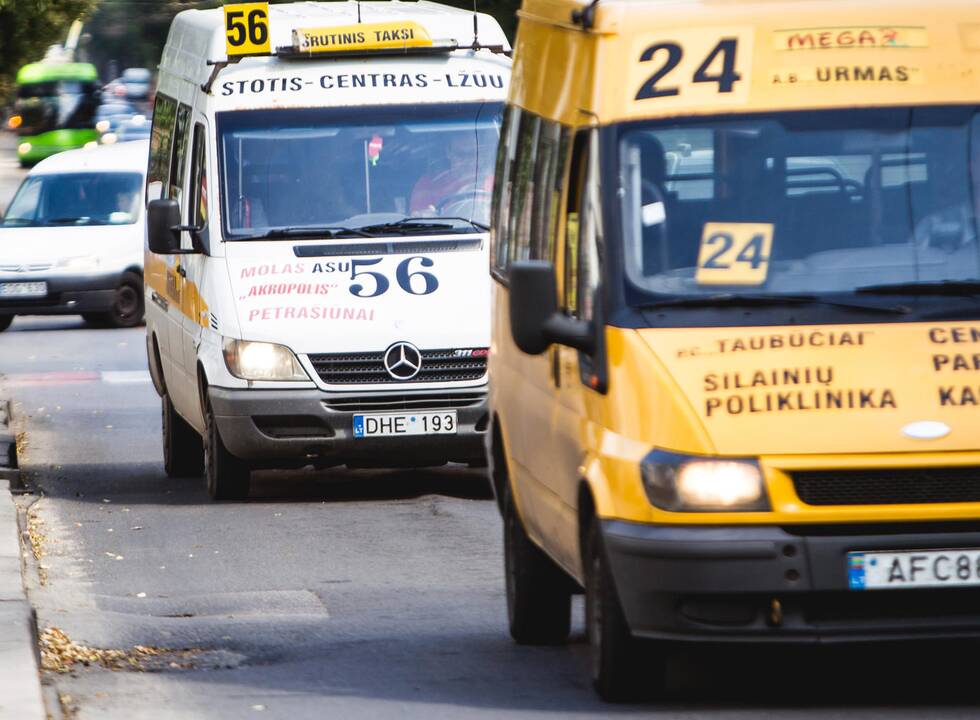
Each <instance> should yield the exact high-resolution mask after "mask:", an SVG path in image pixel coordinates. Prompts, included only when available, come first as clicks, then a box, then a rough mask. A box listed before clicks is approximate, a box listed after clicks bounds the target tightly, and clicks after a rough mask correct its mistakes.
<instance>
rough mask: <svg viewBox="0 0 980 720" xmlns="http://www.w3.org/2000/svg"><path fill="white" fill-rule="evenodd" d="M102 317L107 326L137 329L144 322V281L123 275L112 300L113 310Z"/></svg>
mask: <svg viewBox="0 0 980 720" xmlns="http://www.w3.org/2000/svg"><path fill="white" fill-rule="evenodd" d="M83 317H85V316H83ZM101 317H102V322H103V323H104V324H105V325H107V326H109V327H115V328H128V327H136V326H137V325H139V324H140V323H141V322H143V281H142V280H141V279H140V278H139V276H138V275H135V274H133V273H126V274H125V275H123V278H122V281H121V282H120V283H119V287H117V288H116V294H115V295H114V296H113V298H112V308H111V309H110V310H109V312H107V313H103V314H102V316H101ZM85 319H86V320H88V318H87V317H85Z"/></svg>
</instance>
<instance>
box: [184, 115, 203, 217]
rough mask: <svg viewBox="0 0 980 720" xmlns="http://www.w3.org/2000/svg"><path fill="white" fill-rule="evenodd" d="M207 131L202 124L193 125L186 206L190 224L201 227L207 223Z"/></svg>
mask: <svg viewBox="0 0 980 720" xmlns="http://www.w3.org/2000/svg"><path fill="white" fill-rule="evenodd" d="M207 166H208V163H207V131H206V130H205V129H204V125H202V124H201V123H197V124H196V125H194V142H193V146H192V148H191V185H190V187H191V202H190V205H189V207H188V212H187V215H188V220H189V223H188V224H190V225H194V226H196V227H203V226H205V225H207V223H208V173H207Z"/></svg>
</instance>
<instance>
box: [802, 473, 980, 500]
mask: <svg viewBox="0 0 980 720" xmlns="http://www.w3.org/2000/svg"><path fill="white" fill-rule="evenodd" d="M790 476H791V478H792V480H793V486H794V487H795V488H796V494H797V495H798V496H799V498H800V500H802V501H803V502H805V503H806V504H807V505H906V504H908V505H916V504H928V503H963V502H980V467H946V468H898V469H894V470H890V469H877V470H806V471H798V472H792V473H790Z"/></svg>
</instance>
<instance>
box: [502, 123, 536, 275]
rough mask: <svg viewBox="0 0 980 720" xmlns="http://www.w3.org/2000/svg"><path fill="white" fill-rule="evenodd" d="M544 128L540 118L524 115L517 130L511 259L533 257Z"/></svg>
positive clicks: (510, 221) (511, 260)
mask: <svg viewBox="0 0 980 720" xmlns="http://www.w3.org/2000/svg"><path fill="white" fill-rule="evenodd" d="M540 131H541V118H539V117H536V116H534V115H531V114H529V113H528V114H525V115H524V116H523V117H522V118H521V123H520V129H519V130H518V133H517V154H516V156H515V158H514V166H513V168H512V175H513V176H514V180H513V186H512V187H513V190H512V192H513V195H512V199H511V208H510V217H509V218H508V223H509V226H510V258H509V259H510V262H513V261H514V260H530V259H532V254H531V210H532V208H533V198H534V185H535V182H534V181H535V177H534V166H535V162H536V160H537V153H538V133H539V132H540Z"/></svg>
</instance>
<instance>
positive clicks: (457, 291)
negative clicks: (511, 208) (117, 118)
mask: <svg viewBox="0 0 980 720" xmlns="http://www.w3.org/2000/svg"><path fill="white" fill-rule="evenodd" d="M360 14H361V22H363V23H365V24H369V23H380V22H392V21H398V20H412V21H414V22H416V23H419V24H420V25H422V26H423V27H425V29H426V30H427V32H428V34H429V36H430V37H431V38H432V40H433V41H434V42H435V43H436V44H440V43H444V42H454V43H455V45H456V47H457V48H458V49H456V50H452V51H444V52H439V53H428V54H418V55H414V54H413V55H382V54H378V55H370V54H364V55H360V56H356V57H334V58H331V57H329V55H321V56H318V57H315V58H304V59H295V58H290V59H287V58H285V57H279V56H276V55H275V54H273V55H271V56H263V57H245V58H241V59H238V60H235V59H233V60H232V62H230V63H228V62H227V61H228V57H227V55H226V53H225V27H224V15H223V11H222V10H221V9H216V10H186V11H183V12H181V13H179V14H178V15H177V16H176V18H175V19H174V22H173V24H172V26H171V29H170V33H169V35H168V39H167V44H166V47H165V49H164V52H163V56H162V60H161V64H160V75H159V81H158V89H157V91H158V95H164V96H166V97H168V98H171V99H173V100H175V101H177V102H178V103H180V104H183V105H186V106H188V107H189V108H190V109H191V116H190V117H191V120H190V123H191V126H192V127H193V125H194V124H195V123H198V122H200V123H202V124H203V125H204V126H205V127H206V129H207V204H208V212H207V223H208V243H207V244H208V247H207V253H206V254H193V255H166V256H156V257H157V260H158V262H161V263H164V264H165V268H166V273H167V276H168V277H171V276H173V275H174V273H177V272H183V273H185V274H186V284H187V286H188V287H193V289H194V291H195V292H196V293H198V294H199V297H200V306H199V309H196V310H195V311H194V312H193V313H191V312H189V308H188V307H187V305H188V303H187V302H186V300H187V298H186V297H185V298H183V300H184V303H183V304H184V305H185V307H183V308H179V307H178V306H175V305H174V303H173V302H172V301H171V302H170V303H167V302H166V301H165V299H164V298H162V297H157V302H153V301H152V299H153V298H152V296H153V294H154V291H153V290H152V289H150V288H148V289H147V303H146V306H147V311H146V312H147V338H148V348H149V349H150V352H151V363H152V362H153V357H152V353H153V352H156V350H155V349H154V346H153V343H155V344H156V348H158V349H159V355H160V359H159V367H158V373H157V374H159V375H161V376H162V377H161V378H160V381H159V383H158V384H157V389H158V391H160V392H161V393H162V392H166V393H167V394H168V395H169V396H170V399H171V401H172V403H173V406H174V408H175V409H176V410H177V412H178V413H179V414H180V415H181V416H182V417H184V419H185V420H187V422H188V423H189V424H190V425H191V426H192V427H193V428H194V429H196V430H197V431H198V432H200V433H202V434H203V433H204V431H205V421H204V414H203V399H204V396H205V388H204V385H203V383H206V386H207V388H210V389H213V390H212V393H217V392H218V390H219V389H220V393H219V395H220V397H218V396H215V398H214V402H215V403H216V412H219V408H218V407H217V403H218V402H219V401H220V403H221V407H222V408H224V410H220V412H224V413H231V414H235V413H237V412H238V411H237V410H234V409H232V410H229V409H228V408H229V407H230V405H229V403H231V404H232V405H234V403H236V402H241V403H242V404H243V405H250V404H251V401H244V400H241V398H244V397H246V396H245V395H235V393H242V392H246V393H248V397H255V398H261V399H262V400H263V401H266V400H269V399H270V398H272V397H275V398H280V397H282V398H285V400H283V401H282V402H280V404H279V405H278V406H277V408H281V407H283V406H284V405H286V404H288V402H289V401H288V398H289V397H293V396H290V395H289V394H288V393H289V392H295V393H304V394H302V395H296V396H295V397H297V398H301V400H297V403H300V402H302V403H306V405H304V407H306V408H307V410H306V412H314V411H315V412H320V411H322V408H320V407H319V406H320V405H321V402H320V401H319V400H317V399H316V398H317V397H320V395H322V396H323V397H330V398H335V397H337V395H338V393H339V394H344V393H346V394H352V393H353V394H361V395H363V394H364V393H376V394H378V396H379V397H380V396H383V395H385V394H391V393H396V394H399V397H403V396H405V393H409V394H410V393H413V392H421V393H428V396H432V394H433V393H436V394H438V393H446V392H450V391H453V389H454V388H456V389H462V390H473V391H479V392H480V393H483V394H485V389H486V375H485V374H484V375H483V377H481V378H479V379H476V380H472V379H467V380H463V381H452V380H450V381H448V382H412V381H402V382H396V381H394V380H392V381H389V382H383V383H357V384H354V385H351V384H340V385H335V384H331V383H327V382H325V381H323V380H322V379H321V377H320V376H319V375H318V374H317V371H316V369H315V367H314V364H313V360H311V357H310V356H311V355H317V354H320V355H322V354H338V353H339V354H342V353H383V352H384V351H385V350H386V348H388V347H389V346H391V345H392V344H393V343H396V342H399V341H404V342H409V343H411V344H413V345H415V346H416V347H418V348H419V349H421V350H432V351H439V350H448V351H450V352H454V351H457V350H458V352H459V353H461V354H462V355H464V356H465V354H466V353H467V352H469V351H470V350H471V349H474V350H477V351H479V352H482V351H483V350H484V349H486V348H488V347H489V345H490V308H489V289H490V281H489V273H488V266H489V247H488V245H489V238H488V235H487V234H486V233H484V232H472V233H461V234H452V235H420V234H414V235H412V236H410V237H405V236H399V235H393V236H384V235H382V236H379V237H377V238H370V239H366V238H360V237H353V238H351V237H344V238H337V239H315V240H310V239H306V238H303V239H293V238H289V239H285V238H284V239H269V240H227V239H225V234H226V233H225V229H224V227H225V222H224V218H223V217H222V214H223V208H224V205H225V203H224V202H223V198H222V196H221V187H222V183H221V182H220V180H221V178H220V177H219V173H220V172H221V170H222V164H221V158H220V155H221V148H220V147H219V133H220V132H221V129H220V123H221V117H222V113H230V112H235V111H244V110H275V109H291V108H297V109H298V108H324V109H336V108H344V107H356V106H385V107H395V108H397V107H399V106H401V105H405V106H406V107H418V106H419V105H421V104H439V103H442V104H452V103H480V102H490V103H498V102H499V103H501V104H502V103H503V101H504V100H505V99H506V94H507V84H508V82H509V77H510V67H511V61H510V59H509V58H508V57H506V56H505V55H503V54H501V53H500V52H493V51H491V50H490V49H487V47H486V46H498V47H499V49H500V50H503V51H509V48H510V46H509V44H508V41H507V39H506V36H505V35H504V33H503V31H502V30H501V29H500V27H499V26H498V25H497V23H496V21H495V20H494V19H493V18H491V17H490V16H487V15H484V14H478V15H477V24H478V32H479V36H478V39H479V43H480V44H481V46H484V47H483V48H482V49H472V48H471V46H472V45H473V42H474V36H473V27H474V14H473V13H472V12H468V11H465V10H459V9H457V8H451V7H448V6H442V5H438V4H436V3H431V2H417V3H416V2H397V1H395V2H362V3H360ZM357 22H358V7H357V3H354V2H323V3H317V2H307V3H295V4H291V5H285V4H282V5H270V6H269V27H270V33H271V46H272V48H273V52H274V53H275V51H276V49H277V48H282V47H287V46H289V45H291V43H292V35H293V30H294V29H295V28H320V27H332V26H346V25H354V24H357ZM226 63H227V64H226ZM205 88H207V90H208V91H207V92H206V91H205ZM187 148H188V153H189V152H190V143H188V146H187ZM187 164H190V163H189V162H188V163H187ZM189 174H190V170H189V169H187V168H185V174H184V185H185V192H184V194H183V200H182V210H183V212H184V215H185V216H186V215H187V213H188V204H189V201H188V197H189V196H190V193H189V192H187V191H186V188H187V186H188V185H187V178H188V177H189ZM161 190H162V187H161V184H160V183H155V184H152V183H151V184H150V186H149V187H148V193H147V197H148V200H152V199H154V198H156V197H160V193H161ZM182 243H183V244H182V247H184V248H186V249H190V248H191V241H190V237H189V233H183V239H182ZM358 243H388V244H392V245H396V244H398V243H411V245H412V248H411V252H396V253H383V254H370V255H358V254H357V247H356V246H357V244H358ZM435 244H439V245H440V246H441V247H438V248H436V247H431V251H430V246H434V245H435ZM338 245H340V246H343V249H344V252H343V253H341V254H338V252H339V251H338V250H337V248H336V246H338ZM318 246H330V247H331V250H330V252H327V253H324V254H323V255H322V256H320V255H318V254H317V253H316V250H315V248H316V247H318ZM464 246H465V247H464ZM301 248H306V249H305V250H299V252H301V253H304V255H303V256H300V255H298V254H297V250H298V249H301ZM446 248H451V249H446ZM347 249H350V251H351V252H349V253H347V252H346V250H347ZM149 255H152V254H149ZM375 259H376V260H378V262H377V263H376V264H368V263H366V262H364V261H365V260H375ZM356 261H359V262H356ZM406 261H408V264H407V265H404V263H406ZM356 273H361V274H356ZM370 273H379V274H381V275H383V276H384V277H385V278H386V281H387V282H388V288H387V290H386V291H385V292H384V293H379V294H377V296H374V297H365V295H371V294H372V293H374V290H375V289H376V285H375V284H374V277H375V276H374V275H371V274H370ZM400 273H401V274H400ZM174 277H175V276H174ZM399 277H401V278H402V282H399ZM430 278H434V280H432V279H430ZM178 282H179V281H178ZM405 283H407V284H408V288H409V290H408V291H406V289H405V287H404V285H405ZM434 284H435V285H437V287H433V285H434ZM430 289H431V291H430ZM156 295H158V296H160V295H161V293H160V292H156ZM165 306H168V307H169V309H164V307H165ZM175 307H178V310H177V312H180V310H181V309H182V311H183V317H182V318H181V320H180V322H179V323H177V322H175V319H174V318H175ZM192 315H199V316H192ZM179 328H182V329H179ZM229 339H234V340H246V341H258V342H268V343H275V344H279V345H283V346H285V347H287V348H289V349H290V350H291V351H293V352H294V353H295V354H296V356H297V359H298V361H299V363H300V365H301V366H302V367H303V369H304V370H305V371H306V373H307V375H308V376H309V380H307V381H303V382H299V381H290V382H268V381H265V382H260V381H247V380H243V379H240V378H237V377H235V376H234V375H232V374H231V373H230V371H229V370H228V367H227V365H226V364H225V359H224V356H223V346H224V344H225V342H226V341H228V340H229ZM257 390H263V391H280V392H277V393H272V392H266V393H265V394H257V393H252V392H250V391H257ZM229 393H230V394H231V395H229ZM284 393H285V394H284ZM309 393H314V395H310V394H309ZM317 393H319V394H320V395H316V394H317ZM480 403H481V404H480V405H479V407H481V408H485V399H484V400H481V401H480ZM298 406H299V405H297V407H298ZM311 408H315V410H311ZM242 412H243V413H245V412H246V411H245V410H242ZM255 412H258V411H255ZM295 412H296V413H297V414H298V413H300V412H302V411H300V410H296V411H295ZM469 412H471V413H472V412H476V410H472V411H469ZM480 412H481V413H482V412H483V411H482V410H481V411H480ZM330 417H331V422H335V423H336V422H338V421H337V419H336V418H337V416H330ZM344 422H346V423H347V424H348V425H349V419H347V420H344ZM481 422H482V420H481ZM247 424H248V423H246V425H247ZM471 424H472V423H471ZM229 427H231V426H229ZM235 427H241V426H240V425H235ZM461 428H462V420H461ZM228 432H229V434H230V433H231V432H232V430H230V429H229V430H228ZM349 433H350V429H349V427H347V428H337V434H338V436H345V437H346V436H348V435H349ZM222 435H223V436H224V435H225V432H224V429H222ZM444 437H445V436H444ZM225 442H226V444H229V447H231V448H232V450H233V451H236V448H235V447H232V445H233V444H234V439H232V440H231V441H229V440H228V438H225ZM481 445H482V442H481ZM239 447H240V446H239ZM256 452H258V451H256ZM276 452H277V453H278V452H279V450H278V448H277V449H276ZM283 452H285V451H283ZM256 457H258V456H257V455H256ZM447 459H452V458H451V457H450V458H447Z"/></svg>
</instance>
